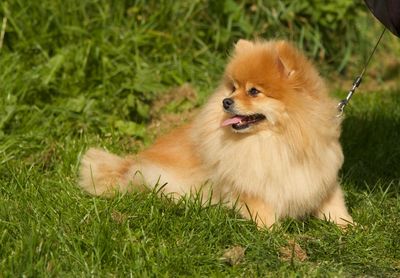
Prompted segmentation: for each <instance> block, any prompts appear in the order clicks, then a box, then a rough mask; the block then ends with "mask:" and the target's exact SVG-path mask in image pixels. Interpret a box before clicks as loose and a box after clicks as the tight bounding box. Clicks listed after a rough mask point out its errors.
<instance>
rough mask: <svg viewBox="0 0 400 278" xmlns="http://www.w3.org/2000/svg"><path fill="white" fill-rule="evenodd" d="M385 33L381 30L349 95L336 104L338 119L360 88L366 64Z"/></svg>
mask: <svg viewBox="0 0 400 278" xmlns="http://www.w3.org/2000/svg"><path fill="white" fill-rule="evenodd" d="M385 31H386V28H384V29H383V31H382V33H381V35H380V36H379V39H378V41H377V42H376V44H375V47H374V49H373V50H372V53H371V54H370V55H369V57H368V60H367V62H366V63H365V65H364V68H363V70H362V71H361V74H360V75H359V76H357V77H356V79H355V80H354V82H353V87H352V88H351V89H350V91H349V93H348V94H347V97H346V98H345V99H342V100H341V101H340V102H339V104H338V106H337V109H338V110H339V114H338V117H340V116H342V115H343V112H344V108H345V107H346V105H347V104H348V103H349V101H350V99H351V97H352V96H353V94H354V92H355V91H356V89H357V88H358V86H360V84H361V81H362V78H363V75H364V73H365V71H366V70H367V67H368V64H369V62H370V61H371V58H372V56H373V55H374V53H375V50H376V49H377V47H378V45H379V43H380V42H381V39H382V37H383V34H385Z"/></svg>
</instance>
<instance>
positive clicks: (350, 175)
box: [341, 92, 400, 192]
mask: <svg viewBox="0 0 400 278" xmlns="http://www.w3.org/2000/svg"><path fill="white" fill-rule="evenodd" d="M355 99H358V100H357V101H354V102H353V103H352V106H353V107H352V108H351V109H348V110H349V111H348V113H347V116H346V119H345V120H344V122H343V131H342V137H341V141H342V146H343V151H344V155H345V162H344V165H343V168H342V176H343V182H344V183H348V184H351V185H352V186H355V187H356V188H357V189H366V188H367V187H368V186H375V185H376V184H378V183H380V184H382V185H384V187H388V186H390V184H392V183H393V182H394V184H393V185H394V186H391V187H390V189H389V190H390V191H391V192H393V191H394V192H400V188H399V186H397V185H398V184H399V182H400V92H393V93H381V94H378V93H375V94H369V95H359V96H356V97H355Z"/></svg>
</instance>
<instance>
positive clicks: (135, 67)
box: [0, 0, 400, 277]
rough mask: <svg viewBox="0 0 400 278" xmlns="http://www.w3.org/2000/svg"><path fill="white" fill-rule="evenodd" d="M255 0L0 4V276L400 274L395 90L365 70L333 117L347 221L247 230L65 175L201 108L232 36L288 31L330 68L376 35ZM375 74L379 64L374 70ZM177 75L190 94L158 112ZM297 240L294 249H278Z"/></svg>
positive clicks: (399, 131) (399, 126) (233, 219)
mask: <svg viewBox="0 0 400 278" xmlns="http://www.w3.org/2000/svg"><path fill="white" fill-rule="evenodd" d="M263 2H265V1H258V2H256V4H255V7H256V8H257V10H256V12H254V11H252V10H254V7H252V5H251V3H250V1H240V2H234V1H210V2H208V1H174V2H172V1H118V2H116V4H113V5H111V4H109V3H111V2H109V1H101V0H91V1H90V0H86V1H78V0H76V1H75V0H74V1H73V0H71V1H61V0H52V1H50V0H48V1H41V2H39V1H23V0H14V1H2V2H0V21H1V20H2V18H3V17H7V19H8V21H7V22H8V24H7V29H6V34H5V37H4V43H3V47H2V48H1V49H0V173H1V175H0V277H18V276H27V277H32V276H34V277H37V276H39V277H42V276H55V277H60V276H61V277H64V276H67V277H76V276H78V277H80V276H96V277H97V276H100V277H103V276H128V275H129V274H131V275H132V276H135V277H138V276H171V277H175V276H207V277H208V276H214V277H221V276H231V277H237V276H244V277H254V276H272V277H274V276H284V277H286V276H299V277H302V276H311V277H337V276H340V277H341V276H377V277H398V276H399V275H400V251H399V246H400V225H399V224H398V223H399V222H400V199H399V195H400V144H399V142H400V92H399V90H398V86H397V87H396V88H395V89H392V90H375V92H371V93H362V88H363V86H364V85H366V84H368V83H369V82H373V78H371V77H366V78H365V80H364V83H363V84H362V85H361V87H360V88H359V90H358V91H360V92H357V94H356V95H355V96H354V98H353V100H352V102H351V104H350V106H349V107H348V108H347V111H346V119H345V121H344V123H343V134H342V143H343V148H344V152H345V157H346V160H345V164H344V166H343V169H342V171H341V175H342V183H343V187H344V189H345V192H346V200H347V203H348V206H349V208H350V211H351V214H352V215H353V218H354V219H355V221H356V222H357V223H358V225H357V226H355V227H352V228H350V229H349V230H347V231H341V230H340V229H338V228H337V227H336V226H334V225H331V224H328V223H325V222H323V221H319V220H316V219H311V218H310V219H305V220H304V221H295V220H290V219H288V220H286V221H284V222H282V223H281V224H280V225H279V226H277V227H275V229H273V230H272V231H267V230H264V231H259V230H257V228H256V227H255V225H254V224H253V223H252V222H250V221H246V220H244V219H242V218H240V217H239V215H238V214H237V213H236V212H235V211H234V210H228V209H226V208H224V207H223V206H219V205H216V206H201V205H200V203H201V202H200V200H181V201H179V202H178V203H174V202H172V201H171V200H169V199H168V198H167V197H162V198H160V197H159V196H158V195H157V194H156V192H151V193H137V194H130V195H126V196H118V197H117V198H115V199H101V198H92V197H90V196H88V195H85V194H84V193H82V192H81V191H80V190H79V189H78V187H77V186H76V179H77V170H78V165H79V159H80V156H81V155H82V153H83V152H84V151H85V150H86V149H87V148H88V147H89V146H99V147H104V148H107V149H109V150H110V151H113V152H115V153H120V154H122V153H134V152H137V151H138V150H140V149H142V148H143V146H144V145H148V144H151V142H152V141H153V140H154V137H155V136H156V135H157V133H158V131H157V130H156V129H150V128H148V127H149V126H152V125H151V123H152V121H153V118H154V117H155V116H156V117H160V118H162V117H163V116H165V115H167V114H168V116H170V114H171V113H172V114H176V115H181V114H182V113H183V114H187V113H188V111H189V112H191V111H192V110H193V109H196V108H197V107H198V106H200V105H201V104H202V103H203V102H204V100H205V99H206V98H207V96H208V95H209V94H210V93H211V92H212V90H213V88H214V87H215V86H216V84H217V82H218V80H219V78H220V76H221V73H222V71H223V67H224V63H225V60H226V58H227V57H228V53H229V49H230V48H231V45H232V43H233V42H234V41H235V40H237V39H238V38H241V37H252V36H253V35H260V36H264V37H267V38H270V37H283V38H291V39H293V40H294V41H295V42H296V43H297V44H298V45H299V46H300V47H303V48H304V49H305V50H306V51H307V53H308V55H309V56H310V57H313V58H315V59H317V62H318V63H319V65H326V64H328V66H323V69H324V71H323V72H325V73H326V74H327V75H328V74H331V73H332V72H335V71H337V70H338V69H342V68H343V67H344V65H346V63H348V62H349V59H350V58H349V57H351V59H352V60H353V61H358V60H362V58H363V57H364V56H365V52H364V51H363V52H361V53H357V52H354V49H353V48H352V47H354V45H360V48H365V49H366V51H367V50H369V48H368V46H371V45H372V44H373V43H374V40H375V37H374V34H375V33H374V30H375V29H373V30H371V32H370V33H367V34H366V35H365V37H364V38H362V40H361V41H360V40H359V39H360V38H358V37H357V36H358V35H354V36H352V35H351V34H352V33H353V34H355V33H356V32H352V31H354V29H351V28H350V29H346V28H344V27H343V25H347V26H348V25H351V24H348V22H347V21H344V22H343V20H342V21H339V22H338V24H339V26H342V27H341V28H344V29H340V30H341V31H340V34H338V36H341V35H342V34H345V35H344V36H345V38H346V40H345V41H343V45H342V46H341V47H340V48H339V46H337V45H336V46H335V47H336V50H337V51H336V52H335V53H332V51H331V50H330V49H329V47H328V46H327V45H329V41H324V39H326V40H329V36H332V32H333V31H332V30H330V29H329V28H328V26H326V25H327V24H328V25H329V18H331V17H332V16H337V17H340V16H343V15H342V14H339V13H338V14H335V13H334V14H333V15H332V12H331V11H330V10H329V9H332V7H331V6H329V5H328V6H326V7H325V6H324V7H323V9H322V10H323V11H324V12H328V14H330V15H331V17H326V16H325V15H326V14H324V13H322V15H321V14H317V13H315V14H314V10H313V9H311V10H310V7H308V6H307V5H306V4H294V2H293V1H281V2H280V1H271V4H268V5H271V6H268V5H267V4H264V3H263ZM295 2H296V1H295ZM221 3H222V4H221ZM235 3H239V4H235ZM337 3H341V5H343V3H345V2H343V3H342V1H337ZM357 3H358V2H357ZM357 5H360V3H358V4H357ZM357 5H356V7H358V8H359V9H361V8H360V7H361V6H357ZM354 9H355V8H354V7H353V10H351V9H350V10H346V9H345V8H343V9H337V11H343V14H344V15H345V16H346V14H347V13H352V12H357V10H354ZM310 15H312V16H310ZM323 18H325V19H326V20H328V22H326V21H323V20H322V19H323ZM313 20H314V21H313ZM315 20H317V21H315ZM349 20H350V19H349ZM351 20H354V19H351ZM372 20H373V19H372V17H362V18H357V21H358V22H361V23H362V24H370V22H371V21H372ZM288 22H294V24H293V25H289V24H288ZM319 22H322V23H321V24H320V23H319ZM368 22H369V23H368ZM266 23H268V24H269V25H268V26H269V27H268V26H267V27H265V26H264V25H265V24H266ZM300 23H301V24H300ZM315 26H316V27H315ZM324 26H325V27H324ZM314 27H315V28H314ZM348 27H349V26H348ZM350 27H356V26H350ZM361 27H363V28H364V27H365V26H361ZM361 27H357V28H361ZM324 28H326V30H328V33H330V35H329V36H328V35H327V34H324V33H323V30H325V29H324ZM337 28H339V27H337ZM361 29H362V28H361ZM377 29H379V27H377ZM342 31H343V32H342ZM338 32H339V31H338ZM377 33H379V32H377ZM377 33H376V34H377ZM387 40H388V41H389V38H388V37H387ZM390 43H393V44H389V45H386V46H385V48H383V49H384V52H385V55H388V56H389V57H398V55H399V54H400V52H399V48H398V47H396V43H397V44H400V42H398V41H394V40H391V41H390ZM352 45H353V46H352ZM357 47H358V46H357ZM357 47H356V48H357ZM393 49H394V50H393ZM321 51H322V52H321ZM382 52H383V50H382ZM321 53H325V54H324V55H320V54H321ZM346 55H347V56H346ZM396 55H397V56H396ZM338 56H339V57H343V58H342V59H339V60H337V61H336V62H333V61H334V58H335V57H338ZM346 57H347V58H346ZM377 57H380V56H377ZM332 59H333V60H332ZM375 59H376V63H378V64H379V63H380V60H379V59H380V58H375ZM392 59H393V58H392ZM360 64H361V63H360ZM380 67H383V66H380ZM371 70H374V71H376V69H375V68H374V67H371ZM382 70H383V69H382ZM388 75H389V74H388ZM384 77H385V75H384V74H382V75H380V74H379V71H378V74H377V78H376V79H380V78H384ZM342 78H348V79H349V83H350V82H351V79H352V78H353V76H351V77H345V76H342ZM381 82H382V81H381ZM384 82H385V80H383V82H382V83H380V84H381V85H384V84H385V83H384ZM185 83H189V84H191V85H192V86H193V87H194V88H195V89H196V91H197V98H196V99H193V98H190V97H189V98H187V97H183V98H182V97H180V96H176V97H175V96H171V103H168V105H167V106H166V107H164V108H161V109H158V110H157V111H154V107H153V104H154V103H155V101H157V100H158V99H159V98H161V97H162V96H164V95H165V94H166V93H167V92H169V91H170V90H171V89H173V88H175V87H177V86H181V85H183V84H185ZM383 87H384V86H382V88H383ZM172 92H176V91H172ZM332 93H333V94H335V95H336V96H338V97H339V96H340V97H343V96H344V93H343V92H342V91H341V92H339V91H337V92H336V91H334V92H332ZM171 94H172V93H171ZM154 113H158V114H157V115H154ZM176 118H179V116H178V117H176ZM161 123H162V124H163V123H165V122H163V121H161ZM168 125H169V126H170V125H171V124H170V123H168ZM293 241H295V242H296V243H297V244H298V245H299V246H300V247H301V249H302V250H303V251H304V252H306V254H307V257H306V258H304V259H303V260H300V259H299V258H296V257H294V258H293V259H292V260H290V259H289V260H285V259H284V258H283V255H281V250H282V248H286V249H288V250H290V248H291V247H290V246H291V244H290V242H293ZM237 245H238V246H242V247H243V248H245V256H244V258H243V259H242V261H241V262H240V263H238V264H236V265H233V266H232V265H229V264H227V263H226V262H224V260H222V259H221V258H222V257H223V255H224V252H225V250H226V249H227V248H230V247H233V246H237Z"/></svg>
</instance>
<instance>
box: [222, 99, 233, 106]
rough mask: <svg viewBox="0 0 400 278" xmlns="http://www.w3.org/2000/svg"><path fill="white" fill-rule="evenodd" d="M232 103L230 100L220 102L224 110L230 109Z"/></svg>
mask: <svg viewBox="0 0 400 278" xmlns="http://www.w3.org/2000/svg"><path fill="white" fill-rule="evenodd" d="M233 103H234V101H233V99H231V98H224V100H223V101H222V105H223V106H224V108H225V109H229V108H231V106H232V105H233Z"/></svg>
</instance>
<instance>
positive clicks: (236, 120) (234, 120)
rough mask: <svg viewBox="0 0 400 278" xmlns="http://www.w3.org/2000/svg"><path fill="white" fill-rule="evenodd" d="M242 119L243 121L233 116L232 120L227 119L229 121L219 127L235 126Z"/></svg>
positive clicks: (239, 117)
mask: <svg viewBox="0 0 400 278" xmlns="http://www.w3.org/2000/svg"><path fill="white" fill-rule="evenodd" d="M242 119H243V117H241V116H234V117H232V118H229V119H227V120H225V121H223V122H222V124H221V126H228V125H233V124H237V123H240V122H241V121H242Z"/></svg>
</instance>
